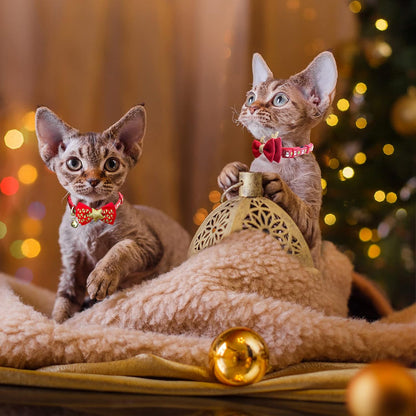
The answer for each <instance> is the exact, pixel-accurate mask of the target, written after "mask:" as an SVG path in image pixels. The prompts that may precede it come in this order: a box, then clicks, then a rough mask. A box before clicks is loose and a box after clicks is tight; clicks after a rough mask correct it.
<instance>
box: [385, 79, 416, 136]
mask: <svg viewBox="0 0 416 416" xmlns="http://www.w3.org/2000/svg"><path fill="white" fill-rule="evenodd" d="M391 123H392V124H393V127H394V130H396V132H397V133H399V134H402V135H404V136H410V135H413V134H416V87H409V89H408V91H407V94H406V95H403V96H402V97H400V98H399V99H398V100H397V101H396V102H395V103H394V104H393V108H392V112H391Z"/></svg>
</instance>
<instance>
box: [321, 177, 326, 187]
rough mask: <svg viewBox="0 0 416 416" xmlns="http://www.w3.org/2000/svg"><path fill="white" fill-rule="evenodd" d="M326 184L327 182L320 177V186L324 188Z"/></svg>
mask: <svg viewBox="0 0 416 416" xmlns="http://www.w3.org/2000/svg"><path fill="white" fill-rule="evenodd" d="M327 185H328V182H327V181H326V180H325V179H324V178H321V187H322V189H326V187H327Z"/></svg>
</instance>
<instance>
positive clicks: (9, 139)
mask: <svg viewBox="0 0 416 416" xmlns="http://www.w3.org/2000/svg"><path fill="white" fill-rule="evenodd" d="M24 141H25V139H24V137H23V134H22V133H21V132H20V131H19V130H16V129H13V130H9V131H8V132H7V133H6V134H5V135H4V144H5V145H6V146H7V147H8V148H9V149H13V150H14V149H19V148H20V147H22V145H23V143H24Z"/></svg>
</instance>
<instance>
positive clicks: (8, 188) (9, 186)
mask: <svg viewBox="0 0 416 416" xmlns="http://www.w3.org/2000/svg"><path fill="white" fill-rule="evenodd" d="M18 190H19V182H18V180H17V179H16V178H13V176H6V177H5V178H3V179H2V181H1V182H0V191H1V192H2V193H3V194H4V195H14V194H15V193H16V192H17V191H18Z"/></svg>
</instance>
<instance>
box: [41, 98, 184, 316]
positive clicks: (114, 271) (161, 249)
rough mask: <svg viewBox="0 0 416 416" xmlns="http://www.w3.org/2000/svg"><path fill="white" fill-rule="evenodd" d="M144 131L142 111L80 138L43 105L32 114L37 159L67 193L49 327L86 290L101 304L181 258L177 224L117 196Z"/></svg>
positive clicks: (73, 307) (71, 308) (180, 232)
mask: <svg viewBox="0 0 416 416" xmlns="http://www.w3.org/2000/svg"><path fill="white" fill-rule="evenodd" d="M145 126H146V113H145V109H144V107H143V106H136V107H134V108H132V109H131V110H130V111H129V112H128V113H127V114H125V115H124V117H122V118H121V119H120V120H119V121H118V122H117V123H115V124H114V125H113V126H111V127H110V128H109V129H107V130H105V131H104V132H103V133H85V134H82V133H80V132H79V131H78V130H76V129H74V128H73V127H71V126H69V125H68V124H66V123H65V122H64V121H62V120H61V119H60V118H59V117H58V116H57V115H56V114H54V113H53V112H52V111H51V110H49V109H48V108H46V107H40V108H38V110H37V111H36V134H37V137H38V141H39V151H40V155H41V157H42V159H43V161H44V162H45V163H46V165H47V166H48V167H49V168H50V169H51V170H52V171H54V172H55V173H56V175H57V177H58V180H59V182H60V183H61V185H62V186H63V187H64V188H65V189H66V190H67V191H68V208H67V210H66V211H65V214H64V216H63V220H62V223H61V226H60V229H59V244H60V247H61V253H62V264H63V271H62V274H61V277H60V281H59V286H58V292H57V297H56V301H55V305H54V309H53V314H52V316H53V318H54V319H55V320H56V321H57V322H63V321H65V320H66V319H68V318H69V317H71V316H72V315H73V314H74V313H75V312H77V311H79V310H80V309H81V306H82V304H83V301H84V296H85V294H86V291H87V292H88V295H89V297H90V298H91V299H96V300H102V299H104V298H105V297H106V296H107V295H111V294H112V293H114V292H115V291H116V290H118V289H123V288H126V287H129V286H132V285H134V284H137V283H140V282H141V281H142V280H143V279H148V278H151V277H153V276H155V275H158V274H160V273H164V272H166V271H168V270H169V269H171V268H173V267H174V266H177V265H179V264H180V263H181V262H182V261H183V260H185V258H186V255H187V250H188V246H189V241H190V238H189V235H188V233H187V232H186V231H185V230H184V229H183V228H182V227H181V226H180V225H179V224H177V223H176V222H174V221H173V220H172V219H170V218H169V217H168V216H166V215H165V214H163V213H162V212H160V211H158V210H156V209H153V208H149V207H144V206H133V205H130V204H129V203H128V202H126V201H123V196H122V195H121V194H120V193H119V189H120V187H121V186H122V185H123V183H124V181H125V179H126V175H127V173H128V172H129V170H130V169H131V168H132V167H133V166H134V165H135V164H136V163H137V161H138V159H139V158H140V156H141V153H142V146H143V136H144V132H145ZM83 204H84V205H83ZM71 225H72V226H71ZM74 227H75V228H74Z"/></svg>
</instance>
